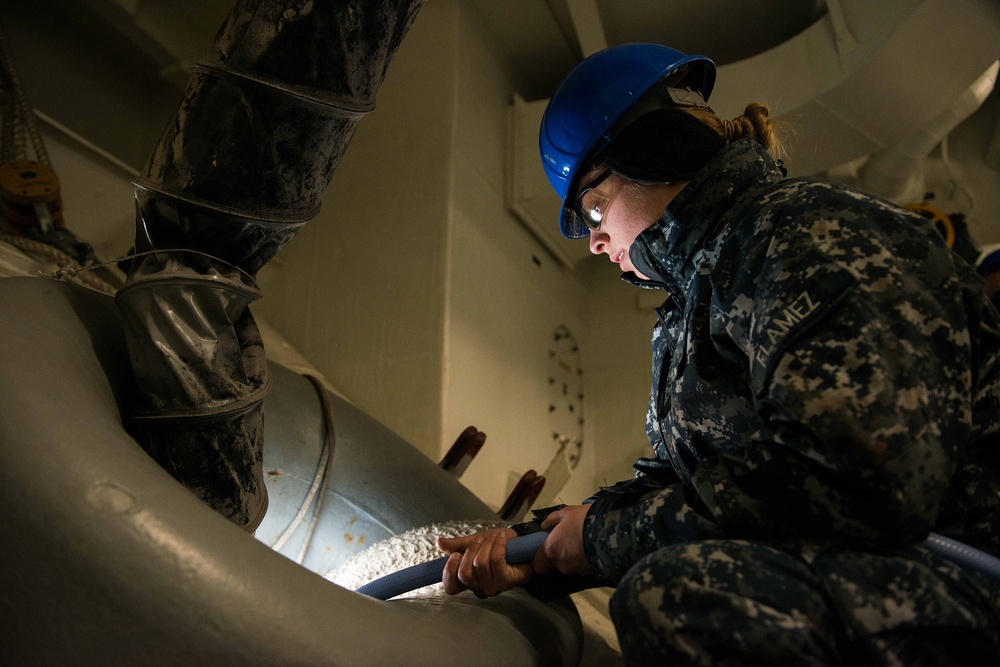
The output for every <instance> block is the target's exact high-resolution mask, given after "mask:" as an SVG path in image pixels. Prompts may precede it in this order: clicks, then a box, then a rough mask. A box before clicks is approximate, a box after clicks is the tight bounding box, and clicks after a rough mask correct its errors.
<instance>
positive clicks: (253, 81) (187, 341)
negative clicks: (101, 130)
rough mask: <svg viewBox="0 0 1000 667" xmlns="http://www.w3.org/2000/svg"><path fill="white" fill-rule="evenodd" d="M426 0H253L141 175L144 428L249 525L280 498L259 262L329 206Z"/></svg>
mask: <svg viewBox="0 0 1000 667" xmlns="http://www.w3.org/2000/svg"><path fill="white" fill-rule="evenodd" d="M422 3H423V0H338V1H334V0H330V1H325V2H313V1H308V0H306V1H293V0H285V1H283V2H282V1H279V0H243V1H241V2H239V3H238V4H237V5H236V7H235V8H234V9H233V11H232V13H231V14H230V16H229V18H228V19H227V21H226V23H225V24H224V25H223V27H222V28H221V30H220V31H219V33H218V35H217V37H216V40H215V47H214V53H213V55H212V56H211V57H209V58H208V59H207V60H206V62H204V63H202V64H200V65H198V66H196V67H194V68H193V71H192V77H191V80H190V81H189V83H188V87H187V90H186V91H185V93H184V97H183V100H182V101H181V103H180V105H179V107H178V109H177V111H176V113H175V115H174V117H173V119H172V120H171V121H170V123H169V124H168V126H167V128H166V130H165V131H164V133H163V136H162V138H161V139H160V142H159V145H158V146H157V147H156V149H155V151H154V152H153V155H152V157H151V158H150V160H149V163H148V164H147V165H146V167H145V169H144V170H143V172H142V174H141V176H140V177H139V178H138V179H137V180H136V182H135V184H134V185H135V194H136V242H135V247H136V253H137V255H138V256H137V258H136V259H135V260H133V263H132V266H131V269H130V271H129V275H128V280H127V282H126V284H125V286H124V287H123V288H122V289H121V290H120V291H119V292H118V294H117V296H116V301H117V303H118V307H119V309H120V311H121V313H122V319H123V322H124V326H125V335H126V340H127V343H128V348H129V355H130V360H131V363H132V367H133V370H134V372H135V376H136V380H137V382H138V387H139V392H138V394H139V395H138V397H137V399H136V405H135V408H134V410H133V411H132V414H131V415H130V425H129V429H130V432H131V433H132V434H133V436H134V437H135V438H136V439H137V440H139V442H140V443H141V444H142V445H143V447H144V448H145V449H146V450H147V451H148V452H149V453H150V455H152V456H153V457H154V458H155V459H156V460H157V461H158V462H159V463H160V464H161V465H163V466H164V467H165V468H166V469H167V470H168V471H169V472H170V473H171V474H172V475H173V476H174V477H175V478H176V479H178V480H179V481H181V482H182V483H183V484H185V485H186V486H187V487H188V488H189V489H191V490H192V491H193V492H194V493H195V494H196V495H198V496H199V497H200V498H201V499H202V500H204V501H205V502H207V503H209V504H210V505H211V506H212V507H214V508H215V509H216V510H218V511H219V512H221V513H222V514H223V515H225V516H226V517H228V518H229V519H230V520H231V521H233V522H234V523H236V524H238V525H240V526H242V527H244V528H245V529H246V530H248V531H253V530H254V529H255V528H256V526H257V525H258V524H259V523H260V520H261V518H262V517H263V515H264V512H265V511H266V509H267V492H266V490H265V488H264V484H263V479H262V470H261V433H262V403H261V402H262V400H263V398H264V396H265V395H266V394H267V391H268V387H269V383H270V377H269V374H268V370H267V365H266V364H265V358H264V349H263V344H262V342H261V338H260V334H259V331H258V329H257V325H256V324H255V322H254V319H253V316H252V315H251V313H250V310H249V308H248V306H249V304H250V303H252V302H253V301H254V300H256V299H257V298H259V297H260V291H259V290H258V288H257V286H256V284H255V282H254V276H255V275H256V273H257V271H259V270H260V268H261V267H262V266H264V264H266V263H267V262H268V260H270V259H271V258H272V257H273V256H274V255H275V253H277V251H278V250H279V249H280V248H281V247H282V246H283V245H284V244H285V243H287V242H288V241H289V240H290V239H291V238H292V237H293V236H295V234H296V233H297V232H298V231H299V229H301V227H302V225H303V224H305V222H306V221H307V220H309V219H311V218H312V217H314V216H315V215H316V213H317V211H318V209H319V206H320V198H321V196H322V194H323V191H324V189H325V188H326V186H327V184H328V183H329V181H330V178H331V176H332V174H333V172H334V170H335V169H336V167H337V164H338V163H339V162H340V159H341V157H342V156H343V154H344V151H345V150H346V148H347V145H348V143H349V142H350V140H351V137H352V136H353V134H354V131H355V128H356V127H357V124H358V122H359V121H360V119H361V118H362V116H363V115H364V114H365V113H366V112H368V111H370V110H371V109H372V108H373V107H374V100H375V94H376V92H377V91H378V88H379V86H380V85H381V83H382V81H383V79H384V77H385V73H386V70H387V68H388V66H389V63H390V61H391V60H392V58H393V56H394V55H395V53H396V50H397V48H398V46H399V44H400V41H401V40H402V38H403V36H404V35H405V33H406V31H407V29H408V28H409V26H410V25H411V23H412V21H413V19H414V18H415V16H416V13H417V11H418V10H419V8H420V6H421V5H422ZM144 253H145V254H144Z"/></svg>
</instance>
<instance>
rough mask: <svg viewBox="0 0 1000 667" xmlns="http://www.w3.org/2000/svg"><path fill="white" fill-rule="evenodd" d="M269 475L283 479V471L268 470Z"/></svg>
mask: <svg viewBox="0 0 1000 667" xmlns="http://www.w3.org/2000/svg"><path fill="white" fill-rule="evenodd" d="M267 474H268V475H274V476H275V477H281V471H280V470H278V469H277V468H275V469H274V470H268V471H267Z"/></svg>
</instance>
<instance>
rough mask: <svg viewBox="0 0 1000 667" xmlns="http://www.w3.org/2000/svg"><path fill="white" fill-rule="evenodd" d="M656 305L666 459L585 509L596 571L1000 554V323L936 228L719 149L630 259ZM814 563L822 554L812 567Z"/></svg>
mask: <svg viewBox="0 0 1000 667" xmlns="http://www.w3.org/2000/svg"><path fill="white" fill-rule="evenodd" d="M630 257H631V259H632V261H633V263H634V265H635V266H636V268H637V269H638V270H639V271H640V272H641V273H643V274H644V275H647V276H650V277H651V280H649V281H644V280H640V279H639V278H637V277H636V275H635V274H632V273H629V274H626V275H625V276H624V278H625V279H626V280H628V281H630V282H632V283H634V284H636V285H638V286H641V287H645V288H651V289H661V290H664V291H665V292H666V301H665V302H664V303H663V305H662V306H660V307H659V308H658V309H657V311H656V314H657V317H658V323H657V324H656V326H655V329H654V332H653V341H652V342H653V384H652V392H651V400H650V405H649V411H648V418H647V424H646V427H647V432H648V436H649V440H650V443H651V444H652V448H653V453H654V457H651V458H649V459H640V460H639V461H638V462H637V463H636V467H635V469H636V475H635V478H634V479H631V480H628V481H625V482H621V483H619V484H617V485H615V486H613V487H609V488H606V489H603V490H601V491H600V492H599V493H598V494H596V495H595V496H594V498H593V499H592V500H593V506H592V507H591V509H590V511H589V513H588V515H587V519H586V523H585V526H584V548H585V551H586V554H587V558H588V561H589V563H590V565H591V569H592V571H593V572H594V574H595V575H596V576H597V578H598V579H599V580H601V581H603V582H604V583H610V584H614V583H615V582H617V581H618V580H619V579H620V578H621V576H622V575H623V574H624V573H625V572H626V571H627V570H628V568H629V567H630V566H631V565H632V564H634V563H635V562H636V561H637V560H638V559H639V558H641V557H642V556H644V555H646V554H648V553H651V552H653V551H656V550H657V549H659V548H661V547H663V546H666V545H670V544H675V543H678V542H688V541H696V540H703V539H711V538H744V539H757V540H769V541H774V542H781V543H785V544H787V543H789V542H794V543H798V542H799V541H801V542H803V543H806V542H808V543H810V544H812V545H816V544H819V545H823V544H827V545H830V544H836V543H840V544H841V545H843V544H845V543H846V544H850V543H866V544H868V545H873V546H875V547H886V548H893V547H898V546H902V545H906V544H909V543H912V542H916V541H920V540H922V539H924V538H925V537H926V536H927V534H928V533H929V532H931V531H934V532H938V533H942V534H945V535H948V536H950V537H953V538H955V539H959V540H961V541H963V542H966V543H968V544H971V545H973V546H976V547H978V548H980V549H984V550H986V551H989V552H991V553H993V554H995V555H996V554H1000V512H998V506H1000V359H998V353H1000V322H998V316H997V312H996V310H995V309H994V308H993V307H992V306H991V305H988V302H987V300H986V299H985V297H984V294H983V286H982V281H981V279H980V278H979V277H978V276H977V275H976V273H975V271H974V270H973V269H972V268H970V267H969V266H968V265H967V264H966V263H965V262H964V261H963V260H961V259H960V258H959V257H958V256H957V255H954V254H952V253H951V251H950V250H949V249H948V247H947V246H946V244H945V243H944V241H943V239H942V238H941V235H940V234H939V233H938V231H937V230H936V229H935V228H934V226H933V225H932V224H931V223H929V222H928V221H927V220H925V219H924V218H922V217H920V216H919V215H917V214H914V213H911V212H908V211H906V210H904V209H901V208H899V207H897V206H894V205H892V204H890V203H888V202H885V201H882V200H879V199H877V198H874V197H871V196H869V195H866V194H863V193H861V192H859V191H857V190H854V189H852V188H850V187H848V186H845V185H842V184H837V183H832V182H826V181H821V180H816V179H787V180H785V179H784V174H783V171H782V169H781V168H780V166H779V165H778V164H776V163H775V161H774V160H773V159H772V158H771V157H770V156H769V155H768V154H767V153H766V152H765V151H764V150H763V149H762V148H761V146H760V144H759V143H758V142H757V141H756V140H754V139H747V140H742V141H739V142H736V143H734V144H732V145H730V146H727V147H726V148H725V149H724V150H723V151H722V152H720V154H719V155H717V156H716V157H715V158H714V159H713V160H712V162H710V163H709V164H708V166H706V167H705V168H704V169H703V170H702V171H701V172H700V173H699V174H698V175H697V176H696V177H695V178H694V179H693V180H692V181H691V182H690V184H689V185H688V186H687V187H685V188H684V189H683V190H682V191H681V192H680V193H679V194H678V195H677V197H676V198H675V199H674V200H673V201H672V202H671V203H670V205H669V206H668V207H667V209H666V211H665V214H664V217H663V218H662V219H661V220H660V221H659V222H657V223H656V224H654V225H653V226H652V227H651V228H649V229H648V230H646V231H645V232H643V233H642V234H641V235H640V236H639V237H638V238H637V239H636V242H635V244H634V245H633V246H632V248H631V250H630ZM813 548H815V547H813Z"/></svg>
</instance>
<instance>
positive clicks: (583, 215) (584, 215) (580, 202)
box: [573, 169, 612, 231]
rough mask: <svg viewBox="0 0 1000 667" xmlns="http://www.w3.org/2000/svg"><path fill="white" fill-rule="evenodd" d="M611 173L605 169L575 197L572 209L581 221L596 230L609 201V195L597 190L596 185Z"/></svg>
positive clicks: (602, 219) (599, 226)
mask: <svg viewBox="0 0 1000 667" xmlns="http://www.w3.org/2000/svg"><path fill="white" fill-rule="evenodd" d="M611 174H612V171H611V170H610V169H605V170H604V171H602V172H601V173H600V174H598V175H597V176H596V177H595V178H594V179H593V180H591V181H590V182H589V183H588V184H587V185H586V186H584V188H583V189H582V190H580V194H579V195H577V197H576V204H575V205H574V207H573V209H574V211H575V212H576V215H577V216H578V217H579V218H580V219H581V220H582V221H583V224H585V225H586V226H587V227H588V228H589V229H592V230H594V231H597V230H598V229H600V228H601V222H603V221H604V214H605V213H606V212H607V210H608V205H609V204H610V203H611V196H610V195H604V194H601V193H600V192H597V187H598V186H600V184H601V183H603V182H604V181H606V180H607V178H608V176H610V175H611Z"/></svg>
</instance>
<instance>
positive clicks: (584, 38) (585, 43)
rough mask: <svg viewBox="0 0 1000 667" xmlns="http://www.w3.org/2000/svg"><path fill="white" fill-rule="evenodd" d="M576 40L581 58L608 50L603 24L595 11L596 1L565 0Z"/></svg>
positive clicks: (598, 13) (599, 15)
mask: <svg viewBox="0 0 1000 667" xmlns="http://www.w3.org/2000/svg"><path fill="white" fill-rule="evenodd" d="M566 6H567V8H568V9H569V15H570V18H571V19H572V20H573V29H574V30H575V31H576V39H577V41H578V42H579V43H580V51H581V52H582V53H583V57H584V58H586V57H587V56H589V55H591V54H593V53H597V52H598V51H600V50H602V49H606V48H608V38H607V37H606V36H605V35H604V24H603V23H602V22H601V14H600V12H598V11H597V0H566Z"/></svg>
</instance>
